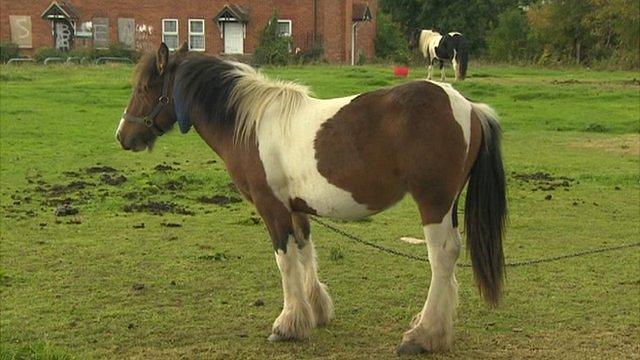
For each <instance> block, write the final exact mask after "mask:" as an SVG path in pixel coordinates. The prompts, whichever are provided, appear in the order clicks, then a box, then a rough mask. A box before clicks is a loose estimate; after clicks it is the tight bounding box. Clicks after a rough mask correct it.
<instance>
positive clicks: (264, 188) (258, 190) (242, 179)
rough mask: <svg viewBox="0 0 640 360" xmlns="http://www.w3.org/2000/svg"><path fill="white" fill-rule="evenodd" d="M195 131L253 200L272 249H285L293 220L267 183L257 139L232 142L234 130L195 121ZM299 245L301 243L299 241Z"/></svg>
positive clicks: (249, 199)
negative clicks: (269, 238) (241, 142)
mask: <svg viewBox="0 0 640 360" xmlns="http://www.w3.org/2000/svg"><path fill="white" fill-rule="evenodd" d="M194 127H195V129H196V131H197V132H198V133H199V134H200V136H201V137H202V138H203V139H204V140H205V141H206V142H207V144H208V145H209V146H210V147H211V148H212V149H213V150H214V151H215V152H216V153H217V154H218V155H219V156H220V157H221V158H222V160H223V161H224V164H225V166H226V167H227V171H228V172H229V175H230V176H231V178H232V179H233V182H234V184H235V185H236V187H237V188H238V191H240V193H241V194H242V195H243V196H244V197H245V198H246V199H247V200H248V201H250V202H252V203H253V204H254V205H255V207H256V209H257V210H258V213H260V216H261V217H262V219H263V220H264V222H265V225H266V226H267V230H268V231H269V235H270V237H271V241H272V244H273V248H274V250H276V251H278V250H282V251H284V252H287V242H288V240H289V236H291V235H294V220H293V219H292V214H291V212H290V211H289V209H287V207H286V206H285V205H284V204H283V203H282V201H280V199H278V198H277V197H276V196H275V194H274V193H273V190H271V187H269V184H268V183H267V175H266V172H265V170H264V166H263V165H262V161H261V160H260V155H259V151H258V145H257V142H256V141H254V140H253V139H250V141H247V142H246V143H243V144H237V143H235V142H234V141H233V129H229V128H222V127H220V126H214V125H212V124H210V123H207V122H200V121H196V122H195V123H194ZM298 246H300V243H299V244H298Z"/></svg>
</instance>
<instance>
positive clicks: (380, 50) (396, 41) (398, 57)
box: [375, 13, 410, 64]
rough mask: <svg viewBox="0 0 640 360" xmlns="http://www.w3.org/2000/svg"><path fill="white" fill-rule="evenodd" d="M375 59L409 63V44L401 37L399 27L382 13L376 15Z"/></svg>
mask: <svg viewBox="0 0 640 360" xmlns="http://www.w3.org/2000/svg"><path fill="white" fill-rule="evenodd" d="M375 49H376V57H377V58H378V59H381V60H387V61H393V62H396V63H401V64H407V63H408V62H409V58H410V53H409V44H408V43H407V39H406V38H405V37H404V36H403V34H402V31H401V30H400V26H399V25H398V24H396V23H394V22H393V21H391V18H390V17H389V16H388V15H386V14H383V13H379V15H378V26H377V29H376V40H375Z"/></svg>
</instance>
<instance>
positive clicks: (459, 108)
mask: <svg viewBox="0 0 640 360" xmlns="http://www.w3.org/2000/svg"><path fill="white" fill-rule="evenodd" d="M431 83H432V84H435V85H438V86H440V87H441V88H442V89H443V90H444V91H445V92H446V93H447V95H448V96H449V101H450V103H451V111H452V112H453V117H454V118H455V119H456V122H457V123H458V124H460V128H462V133H463V135H464V142H465V144H466V145H467V153H468V151H469V142H470V141H471V109H472V104H471V102H470V101H469V100H467V99H466V98H465V97H464V96H462V94H460V93H459V92H458V90H456V89H454V88H453V86H451V85H450V84H447V83H442V82H437V81H431Z"/></svg>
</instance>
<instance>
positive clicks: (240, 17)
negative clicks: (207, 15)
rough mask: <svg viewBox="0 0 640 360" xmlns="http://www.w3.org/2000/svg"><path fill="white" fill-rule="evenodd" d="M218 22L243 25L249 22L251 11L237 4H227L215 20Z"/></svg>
mask: <svg viewBox="0 0 640 360" xmlns="http://www.w3.org/2000/svg"><path fill="white" fill-rule="evenodd" d="M213 19H214V20H216V21H237V22H241V23H247V22H249V10H248V9H247V8H245V7H243V6H240V5H236V4H227V5H225V6H224V7H223V8H222V10H220V12H219V13H218V15H216V16H215V17H214V18H213Z"/></svg>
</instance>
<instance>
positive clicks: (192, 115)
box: [173, 56, 238, 133]
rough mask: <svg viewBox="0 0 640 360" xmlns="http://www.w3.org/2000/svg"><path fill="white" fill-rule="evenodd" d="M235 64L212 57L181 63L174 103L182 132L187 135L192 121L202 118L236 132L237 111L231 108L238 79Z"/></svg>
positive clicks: (188, 58) (176, 76) (174, 91)
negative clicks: (234, 73)
mask: <svg viewBox="0 0 640 360" xmlns="http://www.w3.org/2000/svg"><path fill="white" fill-rule="evenodd" d="M234 69H235V66H234V65H233V64H232V63H229V62H226V61H224V60H221V59H218V58H216V57H212V56H193V57H187V58H185V59H184V60H182V61H181V62H180V64H179V66H178V68H177V70H176V74H175V80H174V84H173V100H174V102H173V104H174V109H175V112H176V117H177V119H178V125H179V126H180V131H181V132H182V133H186V132H187V131H189V129H190V128H191V125H192V121H191V120H192V119H198V118H203V119H206V120H207V121H209V122H212V123H214V124H216V125H217V126H220V127H222V128H225V129H228V128H230V129H233V126H234V122H235V111H234V109H232V108H230V107H229V105H228V100H229V95H230V94H231V91H232V90H233V88H234V87H235V85H236V83H237V80H238V76H233V75H231V72H232V71H233V70H234Z"/></svg>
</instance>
